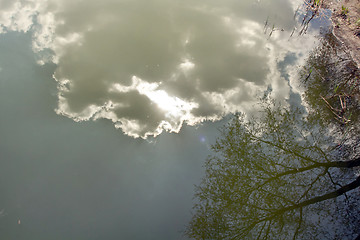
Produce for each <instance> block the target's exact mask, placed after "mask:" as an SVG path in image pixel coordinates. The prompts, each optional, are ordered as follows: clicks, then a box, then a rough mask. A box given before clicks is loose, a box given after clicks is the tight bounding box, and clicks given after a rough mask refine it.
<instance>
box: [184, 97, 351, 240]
mask: <svg viewBox="0 0 360 240" xmlns="http://www.w3.org/2000/svg"><path fill="white" fill-rule="evenodd" d="M327 133H328V129H326V128H323V127H320V126H318V125H314V123H310V122H308V121H307V119H306V115H305V113H304V112H302V111H300V110H299V109H291V110H288V109H286V108H283V107H281V106H279V105H276V104H274V103H268V102H265V104H264V109H263V115H262V116H261V117H252V118H250V119H248V120H247V118H246V117H245V116H244V115H243V114H237V115H235V116H234V117H233V119H232V121H231V122H230V123H229V124H228V125H227V126H225V127H224V128H223V130H222V132H221V138H219V139H218V140H217V141H216V143H215V144H214V145H213V151H214V154H213V155H212V156H210V157H209V158H208V159H207V161H206V164H205V168H206V174H205V177H204V178H203V181H202V183H201V184H200V185H199V186H197V188H196V195H195V196H196V199H197V200H198V204H196V205H195V207H194V214H193V218H192V220H191V222H190V224H189V226H188V228H187V231H186V234H187V235H188V236H189V237H192V238H194V239H296V238H298V239H326V236H327V234H328V233H326V232H327V230H326V229H325V230H324V229H322V227H324V226H325V225H326V226H330V227H331V224H329V223H327V222H326V221H323V219H324V216H337V217H339V218H340V216H342V214H341V213H339V212H338V210H339V208H337V207H329V205H328V204H327V206H326V207H325V205H324V203H323V202H322V201H314V202H311V201H312V200H313V199H316V197H318V196H320V195H322V194H323V193H326V192H331V191H333V190H334V188H336V187H335V185H334V182H336V183H337V184H346V182H344V181H343V180H342V178H341V177H340V174H339V172H338V171H336V170H333V168H334V167H335V166H337V165H336V164H335V163H336V159H339V154H338V153H337V150H336V146H337V143H335V142H334V141H333V139H332V138H331V137H330V136H328V134H327ZM331 164H333V165H331ZM310 202H311V204H310ZM339 202H341V201H339ZM336 206H337V205H336ZM315 219H316V221H315ZM345 219H346V217H345ZM318 221H319V222H318ZM347 228H350V227H349V225H348V226H347ZM339 229H340V228H339ZM354 229H355V230H356V229H357V228H356V227H354ZM342 230H343V229H342ZM340 231H341V230H340ZM347 231H348V233H349V234H350V235H351V237H353V235H352V234H353V230H349V229H347ZM331 237H332V239H334V234H333V235H331V236H330V238H331ZM342 239H348V238H347V237H344V238H342Z"/></svg>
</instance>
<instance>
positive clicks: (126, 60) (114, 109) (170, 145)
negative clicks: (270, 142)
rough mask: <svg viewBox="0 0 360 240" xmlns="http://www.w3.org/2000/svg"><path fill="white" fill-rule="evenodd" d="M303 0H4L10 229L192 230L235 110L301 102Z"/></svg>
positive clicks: (118, 235)
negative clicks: (265, 100)
mask: <svg viewBox="0 0 360 240" xmlns="http://www.w3.org/2000/svg"><path fill="white" fill-rule="evenodd" d="M302 2H303V1H302V0H293V1H291V0H244V1H238V0H236V1H235V0H225V1H215V0H210V1H209V0H207V1H205V0H200V1H191V0H185V1H177V0H173V1H171V0H152V1H145V0H132V1H129V0H121V1H111V0H107V1H93V0H89V1H80V0H79V1H67V0H60V1H58V0H57V1H55V0H54V1H43V0H33V1H6V0H3V1H1V2H0V6H1V7H0V9H1V10H0V24H1V29H0V31H1V35H0V53H1V54H0V112H1V115H0V136H1V139H0V165H1V166H0V229H1V230H0V232H1V234H3V235H5V236H6V238H8V239H186V237H184V236H183V235H182V233H181V231H182V230H183V228H184V226H185V225H186V224H187V222H188V221H189V219H190V211H191V206H192V194H193V184H195V183H197V182H198V181H199V179H200V177H201V176H202V174H203V169H202V167H201V166H202V164H203V161H204V159H205V158H206V155H208V154H209V153H210V149H209V146H210V144H211V143H213V142H214V140H215V137H216V135H217V134H218V131H217V128H218V127H219V126H221V125H223V123H224V122H226V118H225V119H224V117H225V116H226V115H228V114H230V113H234V112H237V111H244V112H247V113H251V112H255V111H256V109H257V108H258V106H257V102H258V99H259V97H261V96H262V95H263V94H264V92H267V93H270V94H271V95H272V97H273V98H275V99H277V100H280V101H283V102H287V103H290V104H300V101H301V99H300V95H299V91H300V90H299V89H298V87H297V84H296V83H297V78H296V73H297V71H298V68H299V67H300V66H301V64H303V62H304V59H305V58H306V56H307V54H308V52H309V51H310V50H312V49H313V47H314V46H315V45H316V44H317V43H318V40H317V35H318V34H319V28H318V27H311V26H310V28H309V29H308V32H307V34H306V35H302V36H299V35H298V34H297V31H298V30H299V29H300V28H301V26H300V25H299V18H301V14H302V13H301V8H299V6H301V4H302ZM295 12H296V13H297V14H295ZM294 14H295V15H294ZM315 23H316V22H315ZM293 31H295V34H293V35H292V33H293ZM291 35H292V37H290V36H291ZM54 110H55V111H54ZM114 126H115V128H114ZM116 128H118V130H117V129H116ZM169 132H175V133H176V134H170V133H169Z"/></svg>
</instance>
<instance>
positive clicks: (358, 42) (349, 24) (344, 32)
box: [325, 0, 360, 67]
mask: <svg viewBox="0 0 360 240" xmlns="http://www.w3.org/2000/svg"><path fill="white" fill-rule="evenodd" d="M325 3H326V7H327V8H329V9H331V10H332V17H331V20H332V22H333V34H334V36H335V37H336V38H337V39H338V40H339V41H340V42H341V44H342V45H343V47H344V48H345V49H346V51H348V53H349V54H350V55H351V57H352V58H353V60H354V61H355V62H356V64H357V66H358V67H360V0H341V1H339V0H330V1H325Z"/></svg>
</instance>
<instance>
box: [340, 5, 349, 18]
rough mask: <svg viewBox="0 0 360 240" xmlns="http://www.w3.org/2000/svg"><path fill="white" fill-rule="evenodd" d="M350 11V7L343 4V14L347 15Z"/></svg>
mask: <svg viewBox="0 0 360 240" xmlns="http://www.w3.org/2000/svg"><path fill="white" fill-rule="evenodd" d="M348 13H349V8H347V7H345V6H344V5H342V6H341V15H343V16H346V15H347V14H348Z"/></svg>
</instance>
